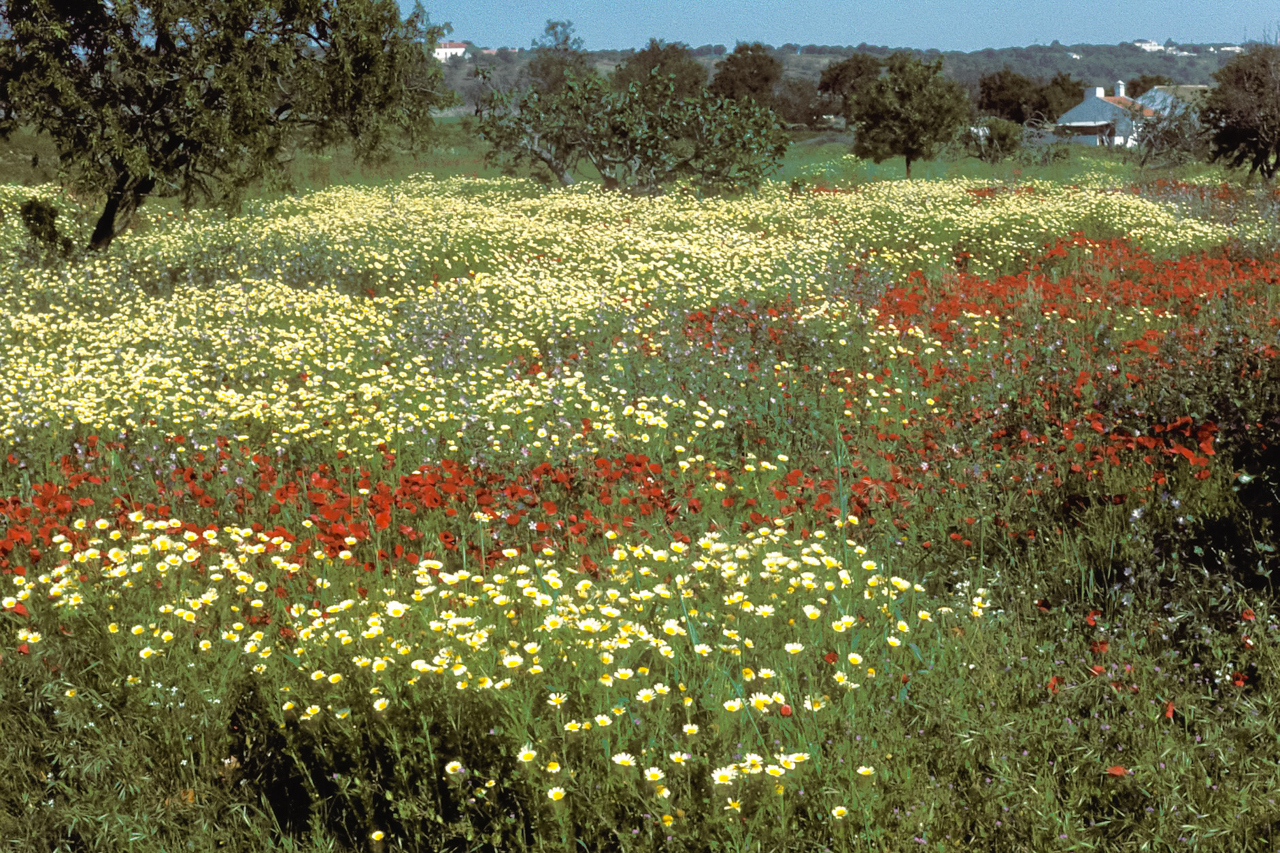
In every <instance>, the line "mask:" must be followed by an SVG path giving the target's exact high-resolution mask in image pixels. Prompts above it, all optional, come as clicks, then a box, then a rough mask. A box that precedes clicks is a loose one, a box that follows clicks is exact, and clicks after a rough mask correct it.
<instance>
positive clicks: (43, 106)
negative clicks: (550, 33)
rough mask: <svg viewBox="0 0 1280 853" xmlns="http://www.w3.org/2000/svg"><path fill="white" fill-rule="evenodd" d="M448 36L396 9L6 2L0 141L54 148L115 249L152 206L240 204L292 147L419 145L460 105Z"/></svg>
mask: <svg viewBox="0 0 1280 853" xmlns="http://www.w3.org/2000/svg"><path fill="white" fill-rule="evenodd" d="M443 32H444V31H443V29H442V28H440V27H433V26H430V25H429V23H428V21H427V19H426V14H425V13H424V12H423V11H422V9H421V7H418V8H417V9H416V10H415V11H414V13H413V14H411V15H410V16H408V17H407V18H402V16H401V14H400V9H399V6H398V5H397V3H396V2H395V0H128V2H112V3H107V2H75V3H72V2H65V0H0V137H4V136H7V135H8V134H9V133H11V132H12V131H13V130H14V129H15V128H17V127H19V126H27V127H30V128H32V129H34V130H36V131H38V132H43V133H48V134H49V135H50V137H52V139H53V142H54V144H55V145H56V146H57V149H58V155H59V170H60V172H61V177H62V179H63V180H64V181H65V182H66V183H67V184H69V185H70V186H72V187H73V188H74V189H75V190H77V191H78V192H81V193H90V194H94V195H97V196H98V197H105V201H104V203H103V208H102V212H101V214H100V216H99V217H98V220H97V224H96V225H95V227H94V229H93V234H92V237H91V238H90V242H89V248H90V249H94V250H102V249H106V248H107V247H108V246H110V245H111V242H112V240H113V239H115V237H116V236H118V235H119V234H120V233H122V232H123V231H124V229H125V228H127V226H128V224H129V221H130V219H131V218H132V216H133V213H134V212H135V211H136V210H137V208H138V207H139V206H140V205H141V204H142V203H143V202H144V201H145V200H146V198H147V197H148V196H149V195H152V194H154V193H165V194H179V195H181V196H182V197H183V199H184V201H185V202H187V203H190V202H191V201H193V200H194V199H195V198H197V197H202V198H204V199H206V200H210V201H213V202H215V203H219V204H226V205H234V204H235V203H236V202H237V201H238V200H239V199H240V197H241V196H242V194H243V191H244V190H245V189H246V188H247V187H248V186H249V185H251V184H252V183H254V182H255V181H258V180H260V179H262V178H263V177H264V176H268V175H270V174H273V173H274V174H279V173H280V172H281V171H282V169H283V162H282V161H283V158H284V157H285V155H286V154H287V152H288V150H289V148H290V146H293V145H300V146H305V147H311V148H323V147H327V146H330V145H332V144H334V143H337V142H340V141H348V140H349V141H350V142H351V144H352V147H353V149H354V152H355V155H356V156H357V157H358V158H360V159H362V160H365V161H369V160H376V159H377V158H378V157H379V156H382V155H383V154H384V153H385V150H386V148H387V146H388V144H389V141H390V139H391V138H392V135H393V134H395V133H396V132H397V131H403V132H404V133H406V134H407V137H406V138H407V139H409V141H410V144H411V145H412V144H417V143H418V142H420V141H421V140H422V139H423V134H424V132H426V131H428V130H429V128H430V126H431V110H432V109H434V108H437V107H440V106H445V105H448V104H450V103H452V102H453V95H452V93H451V92H449V91H448V90H447V89H445V88H444V85H443V77H442V74H441V67H440V63H439V62H437V61H436V60H435V59H434V58H433V57H432V50H433V48H434V45H435V43H436V42H437V41H438V39H439V38H440V36H441V35H443Z"/></svg>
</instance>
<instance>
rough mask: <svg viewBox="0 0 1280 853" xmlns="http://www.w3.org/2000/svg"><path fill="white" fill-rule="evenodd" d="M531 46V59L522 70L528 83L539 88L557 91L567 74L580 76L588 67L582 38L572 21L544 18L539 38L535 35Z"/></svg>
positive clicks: (548, 91)
mask: <svg viewBox="0 0 1280 853" xmlns="http://www.w3.org/2000/svg"><path fill="white" fill-rule="evenodd" d="M533 47H534V53H533V59H531V60H529V67H528V68H527V69H526V70H525V74H526V75H527V78H528V83H529V85H531V86H532V87H533V88H534V89H536V90H537V91H539V92H545V93H551V92H559V91H560V90H561V89H562V88H564V86H565V82H566V80H567V78H568V77H570V76H571V75H576V76H579V77H581V76H582V75H584V74H586V73H587V72H588V70H589V65H588V63H587V54H586V52H585V51H584V50H583V42H582V38H581V37H580V36H576V35H574V32H573V21H547V26H546V29H544V30H543V32H542V38H540V39H534V42H533Z"/></svg>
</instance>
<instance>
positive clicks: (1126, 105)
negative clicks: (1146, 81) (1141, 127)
mask: <svg viewBox="0 0 1280 853" xmlns="http://www.w3.org/2000/svg"><path fill="white" fill-rule="evenodd" d="M1102 100H1104V101H1106V102H1107V103H1108V104H1115V105H1116V106H1117V107H1120V108H1122V109H1126V110H1131V109H1133V108H1134V107H1136V106H1138V102H1137V101H1135V100H1133V99H1132V98H1122V97H1120V96H1119V95H1112V96H1111V97H1109V98H1103V99H1102ZM1142 114H1143V115H1144V116H1146V117H1147V118H1150V117H1151V116H1154V115H1155V114H1156V113H1155V110H1153V109H1151V108H1150V107H1143V108H1142Z"/></svg>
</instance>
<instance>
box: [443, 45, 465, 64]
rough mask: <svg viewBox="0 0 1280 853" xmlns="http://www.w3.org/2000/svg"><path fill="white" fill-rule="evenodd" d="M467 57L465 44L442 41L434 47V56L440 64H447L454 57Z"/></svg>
mask: <svg viewBox="0 0 1280 853" xmlns="http://www.w3.org/2000/svg"><path fill="white" fill-rule="evenodd" d="M466 55H467V42H465V41H442V42H440V43H439V44H438V45H436V50H435V56H436V59H438V60H440V61H441V62H448V61H449V60H450V59H452V58H453V57H455V56H466Z"/></svg>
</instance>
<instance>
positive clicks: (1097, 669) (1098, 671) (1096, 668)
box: [1089, 663, 1107, 675]
mask: <svg viewBox="0 0 1280 853" xmlns="http://www.w3.org/2000/svg"><path fill="white" fill-rule="evenodd" d="M1089 671H1090V672H1092V673H1093V674H1094V675H1102V673H1104V672H1106V671H1107V668H1106V667H1105V666H1103V665H1102V664H1100V663H1095V664H1094V665H1093V666H1091V667H1089Z"/></svg>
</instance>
